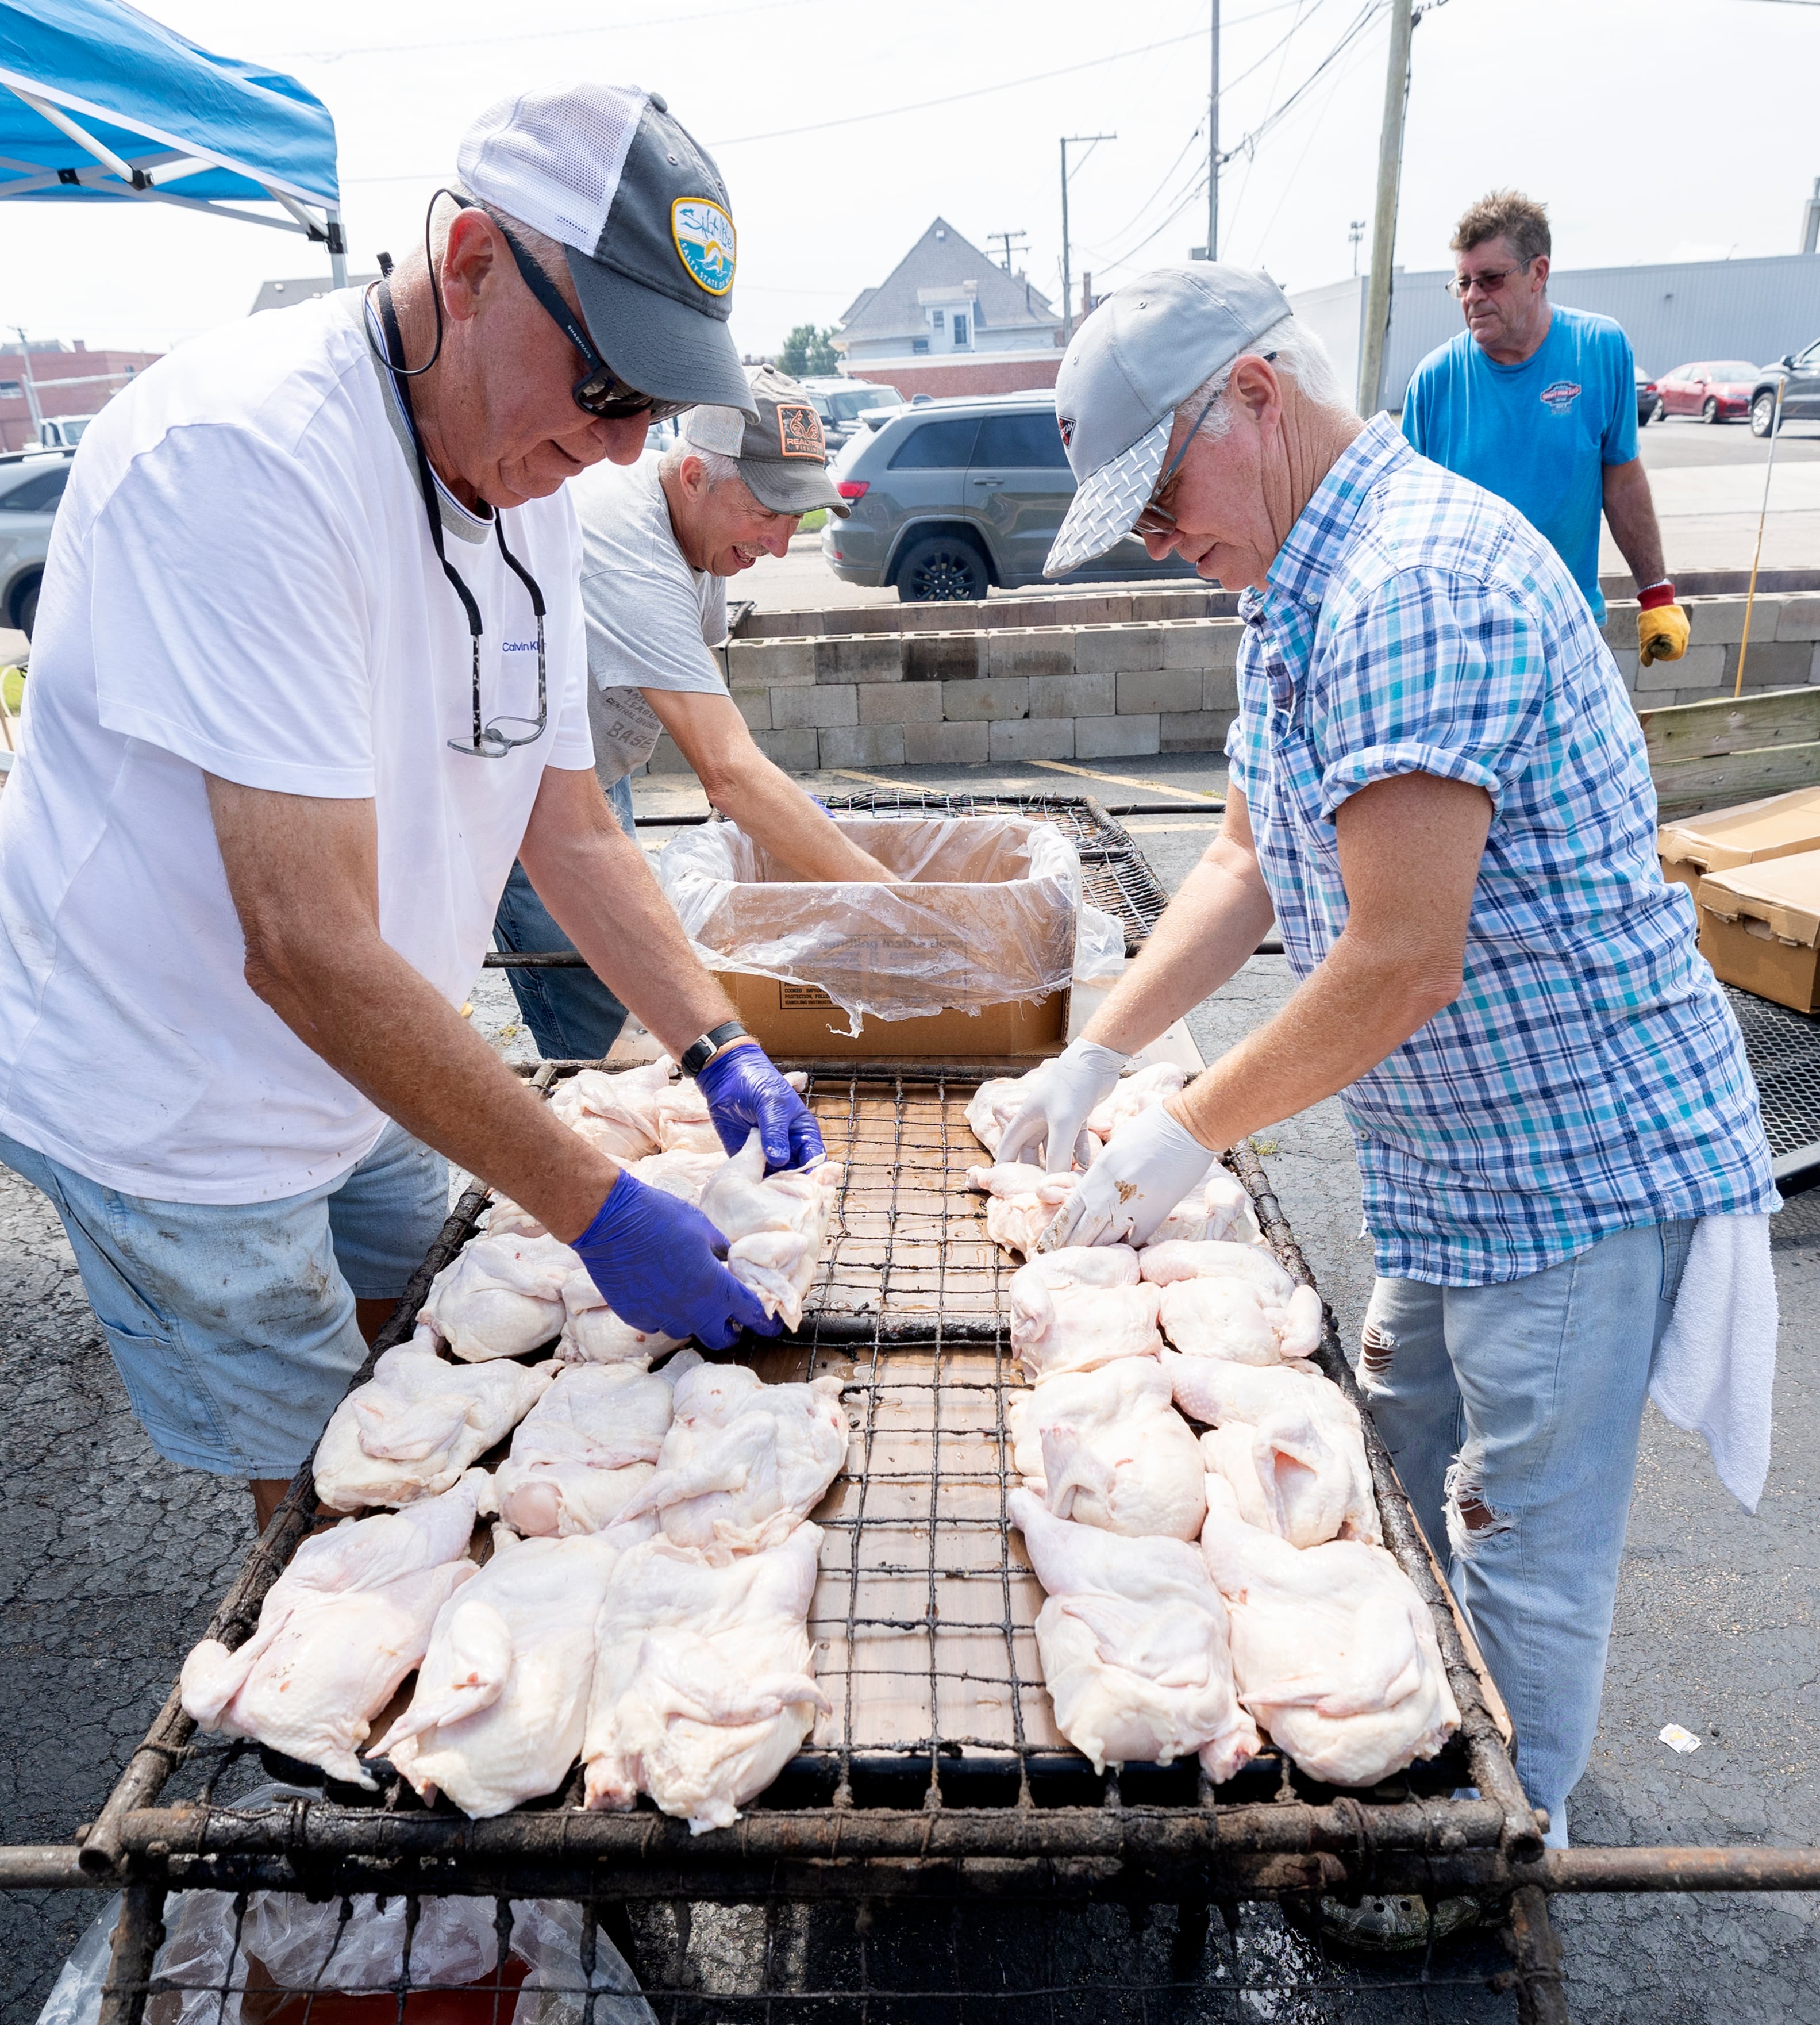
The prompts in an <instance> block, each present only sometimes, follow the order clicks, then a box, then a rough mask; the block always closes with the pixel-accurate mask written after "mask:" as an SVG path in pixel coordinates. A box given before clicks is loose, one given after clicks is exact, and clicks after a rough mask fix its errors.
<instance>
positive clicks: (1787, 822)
mask: <svg viewBox="0 0 1820 2025" xmlns="http://www.w3.org/2000/svg"><path fill="white" fill-rule="evenodd" d="M1656 850H1657V855H1658V856H1659V857H1660V858H1661V861H1662V877H1664V879H1668V880H1674V881H1675V883H1677V884H1679V885H1682V886H1686V887H1690V888H1697V886H1698V885H1699V884H1700V882H1701V880H1702V879H1703V878H1704V877H1706V876H1707V875H1708V873H1715V872H1730V871H1732V870H1734V869H1736V868H1737V866H1739V865H1762V864H1765V863H1767V862H1768V861H1769V860H1770V859H1771V858H1790V857H1792V856H1793V855H1794V854H1796V852H1797V851H1814V850H1820V788H1796V790H1795V792H1793V793H1792V794H1789V795H1770V796H1767V798H1766V799H1763V800H1762V801H1760V802H1743V803H1740V804H1739V805H1738V807H1736V808H1733V809H1714V810H1712V811H1711V812H1710V813H1709V814H1706V815H1703V816H1690V817H1689V818H1687V820H1686V821H1685V822H1678V823H1667V824H1664V825H1663V827H1662V828H1661V829H1659V830H1658V831H1657V832H1656Z"/></svg>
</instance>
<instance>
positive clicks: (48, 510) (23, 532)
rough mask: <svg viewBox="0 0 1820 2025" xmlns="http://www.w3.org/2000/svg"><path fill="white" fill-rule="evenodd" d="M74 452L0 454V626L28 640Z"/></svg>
mask: <svg viewBox="0 0 1820 2025" xmlns="http://www.w3.org/2000/svg"><path fill="white" fill-rule="evenodd" d="M74 455H75V452H74V451H73V450H21V451H15V452H13V454H10V455H8V456H0V624H4V625H7V626H14V627H17V628H18V629H19V630H20V632H21V633H24V634H26V635H28V637H29V636H30V634H31V629H32V627H33V625H34V623H35V622H36V620H37V618H38V587H39V584H40V583H42V581H43V579H44V559H45V557H46V555H47V554H48V553H50V530H51V526H52V524H53V522H54V521H55V520H56V519H57V502H58V501H59V500H61V498H62V497H63V488H64V486H65V485H66V484H67V483H68V482H69V467H70V461H71V459H72V458H73V457H74Z"/></svg>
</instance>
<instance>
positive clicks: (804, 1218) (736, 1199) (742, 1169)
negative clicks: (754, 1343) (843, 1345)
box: [701, 1131, 844, 1329]
mask: <svg viewBox="0 0 1820 2025" xmlns="http://www.w3.org/2000/svg"><path fill="white" fill-rule="evenodd" d="M843 1171H844V1170H843V1169H842V1167H841V1166H840V1165H839V1163H838V1162H836V1161H833V1160H824V1161H823V1162H822V1163H820V1166H819V1167H809V1168H794V1167H792V1168H785V1169H784V1170H783V1171H781V1172H780V1173H778V1174H766V1173H765V1148H764V1146H763V1145H762V1144H761V1141H760V1140H759V1137H758V1133H757V1132H756V1131H754V1132H753V1133H751V1134H749V1136H748V1137H747V1141H746V1143H745V1145H743V1146H742V1147H741V1148H739V1152H737V1153H736V1154H735V1155H734V1156H733V1157H732V1160H728V1161H725V1162H724V1163H722V1165H721V1168H720V1171H719V1172H718V1173H717V1174H715V1176H714V1179H713V1180H712V1181H710V1182H709V1183H708V1185H707V1186H706V1189H703V1192H702V1203H701V1208H702V1214H703V1216H705V1217H706V1218H707V1219H708V1221H709V1222H710V1223H711V1224H712V1225H713V1226H714V1228H715V1229H717V1230H718V1231H719V1232H720V1233H721V1236H722V1237H725V1238H727V1239H728V1240H729V1242H728V1247H727V1270H728V1272H729V1273H732V1276H733V1277H734V1278H735V1279H736V1280H739V1281H743V1283H744V1284H746V1285H747V1286H748V1287H750V1288H751V1289H752V1291H753V1292H754V1293H755V1294H756V1295H758V1299H759V1300H760V1302H761V1303H762V1305H763V1307H764V1310H765V1313H766V1314H768V1315H780V1316H782V1318H783V1325H784V1327H785V1328H786V1329H795V1328H796V1327H798V1325H799V1324H800V1323H801V1322H802V1298H803V1296H804V1295H805V1294H806V1293H807V1292H809V1286H810V1284H811V1282H812V1281H813V1280H814V1278H815V1270H816V1266H818V1265H819V1264H820V1262H821V1248H822V1245H823V1244H824V1240H826V1238H827V1226H828V1219H829V1218H830V1217H831V1215H833V1213H834V1204H835V1196H838V1194H839V1193H840V1185H841V1176H842V1173H843Z"/></svg>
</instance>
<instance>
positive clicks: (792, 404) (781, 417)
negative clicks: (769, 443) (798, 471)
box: [777, 401, 827, 464]
mask: <svg viewBox="0 0 1820 2025" xmlns="http://www.w3.org/2000/svg"><path fill="white" fill-rule="evenodd" d="M777 446H778V448H779V449H780V450H782V451H783V454H784V455H785V456H786V457H813V458H814V459H815V461H816V463H817V464H820V463H821V462H822V461H823V460H824V458H826V457H827V439H825V438H824V436H823V435H822V432H821V417H820V416H819V415H818V414H817V413H816V412H815V410H814V409H813V408H812V407H811V406H809V403H808V402H806V401H780V402H778V404H777Z"/></svg>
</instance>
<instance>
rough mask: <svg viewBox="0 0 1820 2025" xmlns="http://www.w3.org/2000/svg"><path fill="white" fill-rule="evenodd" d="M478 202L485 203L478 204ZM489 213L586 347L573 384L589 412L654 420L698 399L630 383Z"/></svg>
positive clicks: (525, 271)
mask: <svg viewBox="0 0 1820 2025" xmlns="http://www.w3.org/2000/svg"><path fill="white" fill-rule="evenodd" d="M475 208H476V209H481V208H483V207H482V206H478V205H477V206H476V207H475ZM486 215H487V217H488V218H490V219H492V220H493V224H494V229H495V230H497V232H498V233H499V234H500V236H501V238H503V239H504V240H505V243H506V244H507V245H508V246H509V247H510V248H512V259H513V260H514V261H515V262H516V263H517V266H518V271H519V274H521V275H523V277H524V285H525V286H526V287H527V288H529V289H530V292H531V293H532V294H533V295H534V296H536V297H537V299H538V301H539V302H540V303H542V304H543V306H544V308H545V310H546V311H548V312H549V317H550V320H551V322H553V323H554V324H555V325H556V328H557V329H559V330H560V332H561V333H563V336H565V337H566V338H567V340H569V342H570V344H572V345H573V346H574V347H575V349H576V350H577V351H578V352H580V354H581V355H582V360H583V362H585V365H586V366H587V368H588V370H587V372H586V373H585V375H584V376H583V377H582V378H581V379H579V380H577V381H576V382H575V384H574V386H573V387H572V388H571V389H570V391H571V394H573V395H574V402H575V406H577V407H578V408H579V409H580V410H582V413H584V414H589V415H595V416H598V417H600V419H601V420H603V421H621V420H622V419H624V418H626V417H630V416H633V415H643V416H644V417H647V418H648V420H649V421H654V422H666V421H669V420H670V417H672V416H673V415H681V414H684V413H687V412H688V410H690V409H691V408H692V407H694V406H695V402H693V401H659V400H656V399H654V398H653V397H652V396H651V395H649V394H641V393H640V392H639V391H637V388H633V387H629V386H627V384H626V382H625V381H624V380H622V379H621V378H620V377H619V376H618V374H617V373H615V371H614V370H613V369H612V367H611V366H609V365H608V364H607V362H606V360H605V359H604V358H602V357H601V356H600V353H599V352H598V351H596V350H595V349H594V344H593V339H591V338H590V337H589V335H588V333H587V332H586V331H585V330H584V329H582V322H581V319H580V318H578V316H577V315H576V314H575V313H574V311H573V310H571V308H570V307H569V306H568V304H567V303H566V302H564V301H563V294H562V291H561V290H560V288H558V287H557V286H556V283H555V282H554V281H552V280H551V279H550V277H549V275H548V274H545V272H544V270H543V269H542V268H541V267H540V266H538V263H536V261H534V259H532V258H531V257H530V254H528V253H527V252H526V251H525V249H524V248H523V247H522V246H521V245H519V243H518V241H517V239H516V237H515V236H514V235H513V234H512V233H510V232H508V230H506V228H505V226H503V225H502V224H501V222H500V221H499V220H498V219H497V218H494V215H493V213H492V212H491V211H487V213H486Z"/></svg>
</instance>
